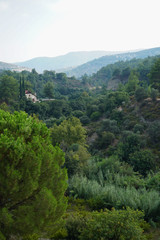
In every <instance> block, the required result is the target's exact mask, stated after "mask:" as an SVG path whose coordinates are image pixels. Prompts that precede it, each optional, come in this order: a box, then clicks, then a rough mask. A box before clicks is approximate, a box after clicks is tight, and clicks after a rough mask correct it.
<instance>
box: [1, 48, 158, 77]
mask: <svg viewBox="0 0 160 240" xmlns="http://www.w3.org/2000/svg"><path fill="white" fill-rule="evenodd" d="M156 55H160V47H158V48H151V49H145V50H139V51H130V52H123V53H122V52H107V51H82V52H70V53H68V54H66V55H62V56H58V57H53V58H52V57H37V58H33V59H30V60H28V61H25V62H18V63H16V65H15V64H10V63H4V62H0V71H2V70H11V71H23V70H27V71H31V69H33V68H35V69H36V71H37V72H38V73H42V72H43V71H44V70H49V71H50V70H53V71H56V72H65V73H66V74H67V75H68V76H75V77H77V78H80V77H81V76H82V75H84V74H87V75H91V74H93V73H96V72H97V71H98V70H100V69H101V68H102V67H104V66H107V65H108V64H112V63H115V62H118V61H126V60H131V59H133V58H141V59H143V58H145V57H148V56H156Z"/></svg>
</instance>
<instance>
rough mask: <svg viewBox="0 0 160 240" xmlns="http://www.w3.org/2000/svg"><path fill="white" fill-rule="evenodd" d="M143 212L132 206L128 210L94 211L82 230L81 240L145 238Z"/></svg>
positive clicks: (139, 239)
mask: <svg viewBox="0 0 160 240" xmlns="http://www.w3.org/2000/svg"><path fill="white" fill-rule="evenodd" d="M142 226H143V227H146V228H147V227H148V225H147V224H146V223H145V222H144V220H143V213H142V212H140V211H138V210H137V211H134V210H131V209H130V208H127V209H126V210H119V211H117V210H115V209H113V210H112V211H109V210H105V211H104V212H93V213H92V214H91V218H90V219H88V221H87V222H86V226H85V228H83V229H82V230H81V234H80V237H79V239H80V240H91V239H92V240H97V239H103V240H113V239H114V240H142V239H143V240H145V239H146V237H145V235H144V234H143V231H144V230H143V228H142Z"/></svg>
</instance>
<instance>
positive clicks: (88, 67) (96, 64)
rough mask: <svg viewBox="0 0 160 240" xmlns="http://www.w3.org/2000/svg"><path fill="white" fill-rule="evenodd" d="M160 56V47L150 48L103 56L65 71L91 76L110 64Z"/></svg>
mask: <svg viewBox="0 0 160 240" xmlns="http://www.w3.org/2000/svg"><path fill="white" fill-rule="evenodd" d="M159 54H160V47H158V48H150V49H145V50H141V51H137V52H128V53H121V54H114V55H110V56H103V57H100V58H98V59H94V60H92V61H89V62H87V63H85V64H83V65H81V66H78V67H76V68H74V69H72V70H70V71H65V73H67V75H68V76H75V77H81V76H82V75H84V74H87V75H91V74H93V73H96V72H97V71H98V70H99V69H100V68H102V67H104V66H107V65H108V64H112V63H115V62H118V61H127V60H131V59H133V58H136V59H138V58H141V59H143V58H146V57H148V56H156V55H159Z"/></svg>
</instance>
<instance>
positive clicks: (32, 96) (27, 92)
mask: <svg viewBox="0 0 160 240" xmlns="http://www.w3.org/2000/svg"><path fill="white" fill-rule="evenodd" d="M25 96H26V98H27V99H31V100H32V102H34V103H36V102H39V100H38V99H37V96H36V93H35V94H33V93H31V92H30V91H29V90H25Z"/></svg>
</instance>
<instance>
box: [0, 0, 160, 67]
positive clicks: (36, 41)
mask: <svg viewBox="0 0 160 240" xmlns="http://www.w3.org/2000/svg"><path fill="white" fill-rule="evenodd" d="M159 2H160V0H0V61H3V62H9V63H14V62H20V61H25V60H29V59H31V58H34V57H43V56H46V57H54V56H58V55H64V54H66V53H68V52H74V51H93V50H105V51H126V50H135V49H146V48H153V47H160V30H159V24H160V14H159Z"/></svg>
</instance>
